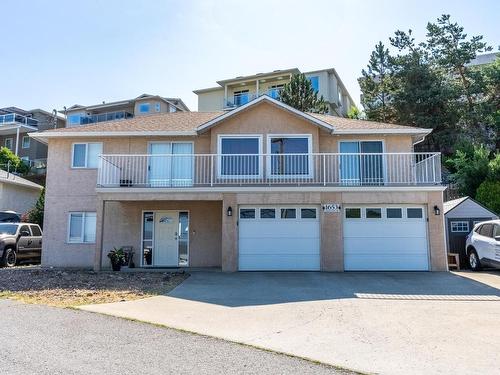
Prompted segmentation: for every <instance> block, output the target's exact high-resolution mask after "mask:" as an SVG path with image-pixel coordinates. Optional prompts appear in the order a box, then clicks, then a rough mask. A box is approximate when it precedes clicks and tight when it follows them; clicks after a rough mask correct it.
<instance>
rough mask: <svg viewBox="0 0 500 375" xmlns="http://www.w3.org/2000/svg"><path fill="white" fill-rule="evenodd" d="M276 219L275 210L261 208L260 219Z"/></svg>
mask: <svg viewBox="0 0 500 375" xmlns="http://www.w3.org/2000/svg"><path fill="white" fill-rule="evenodd" d="M275 217H276V210H275V209H274V208H261V209H260V218H261V219H274V218H275Z"/></svg>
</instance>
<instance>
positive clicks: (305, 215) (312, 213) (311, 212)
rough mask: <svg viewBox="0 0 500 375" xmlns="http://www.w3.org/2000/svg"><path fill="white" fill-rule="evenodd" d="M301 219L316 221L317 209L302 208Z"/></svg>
mask: <svg viewBox="0 0 500 375" xmlns="http://www.w3.org/2000/svg"><path fill="white" fill-rule="evenodd" d="M300 217H301V218H302V219H316V209H315V208H302V209H301V210H300Z"/></svg>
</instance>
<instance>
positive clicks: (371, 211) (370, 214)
mask: <svg viewBox="0 0 500 375" xmlns="http://www.w3.org/2000/svg"><path fill="white" fill-rule="evenodd" d="M366 218H367V219H380V218H382V209H381V208H367V209H366Z"/></svg>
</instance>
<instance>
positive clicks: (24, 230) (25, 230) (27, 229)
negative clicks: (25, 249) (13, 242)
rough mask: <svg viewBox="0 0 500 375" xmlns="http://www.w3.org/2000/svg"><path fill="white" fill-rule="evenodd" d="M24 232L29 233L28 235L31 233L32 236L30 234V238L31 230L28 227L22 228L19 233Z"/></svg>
mask: <svg viewBox="0 0 500 375" xmlns="http://www.w3.org/2000/svg"><path fill="white" fill-rule="evenodd" d="M22 232H28V233H30V234H28V236H30V235H31V232H30V228H29V227H28V226H27V225H23V226H21V228H20V229H19V233H22Z"/></svg>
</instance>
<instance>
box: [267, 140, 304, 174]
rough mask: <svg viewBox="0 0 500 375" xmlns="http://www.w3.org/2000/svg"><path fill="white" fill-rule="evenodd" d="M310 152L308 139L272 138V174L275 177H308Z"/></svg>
mask: <svg viewBox="0 0 500 375" xmlns="http://www.w3.org/2000/svg"><path fill="white" fill-rule="evenodd" d="M308 152H309V139H308V138H272V139H271V154H273V155H272V156H271V173H272V174H273V175H308V174H309V156H308V155H307V153H308ZM287 154H289V155H287ZM290 154H291V155H290ZM297 154H299V155H297ZM300 154H306V155H300Z"/></svg>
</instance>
